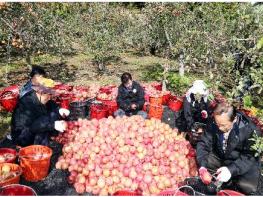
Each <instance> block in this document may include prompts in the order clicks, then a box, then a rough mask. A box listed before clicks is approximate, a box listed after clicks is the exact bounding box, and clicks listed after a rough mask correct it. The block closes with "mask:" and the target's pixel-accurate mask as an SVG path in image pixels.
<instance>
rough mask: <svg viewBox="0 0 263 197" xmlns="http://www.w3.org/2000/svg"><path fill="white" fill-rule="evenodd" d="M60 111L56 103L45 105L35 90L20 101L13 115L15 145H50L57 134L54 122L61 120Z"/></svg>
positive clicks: (12, 125)
mask: <svg viewBox="0 0 263 197" xmlns="http://www.w3.org/2000/svg"><path fill="white" fill-rule="evenodd" d="M58 110H59V107H58V105H57V104H56V103H55V102H53V101H49V102H48V103H47V104H46V105H43V104H42V103H41V102H40V101H39V99H38V98H37V95H36V92H35V91H34V90H33V91H30V92H28V93H27V94H26V95H24V96H23V97H22V98H21V99H20V100H19V102H18V104H17V106H16V108H15V110H14V112H13V114H12V121H11V135H12V140H13V141H14V143H16V144H18V145H21V146H28V145H32V144H42V145H48V142H49V136H50V135H56V134H57V132H56V131H55V130H54V122H55V121H56V120H58V119H60V118H61V117H60V115H59V112H58Z"/></svg>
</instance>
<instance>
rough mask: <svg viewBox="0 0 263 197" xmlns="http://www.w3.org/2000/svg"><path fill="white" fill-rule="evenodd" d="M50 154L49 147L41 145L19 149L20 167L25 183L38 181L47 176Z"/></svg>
mask: <svg viewBox="0 0 263 197" xmlns="http://www.w3.org/2000/svg"><path fill="white" fill-rule="evenodd" d="M52 152H53V151H52V149H50V148H49V147H47V146H41V145H32V146H27V147H24V148H21V149H20V151H19V160H20V166H21V167H22V169H23V176H24V178H25V179H26V180H27V181H40V180H43V179H44V178H45V177H46V176H47V175H48V171H49V166H50V158H51V156H52Z"/></svg>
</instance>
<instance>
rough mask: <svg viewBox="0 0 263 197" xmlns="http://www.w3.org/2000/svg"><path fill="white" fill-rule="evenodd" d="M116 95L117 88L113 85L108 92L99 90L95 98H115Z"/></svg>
mask: <svg viewBox="0 0 263 197" xmlns="http://www.w3.org/2000/svg"><path fill="white" fill-rule="evenodd" d="M117 96H118V88H117V87H113V88H111V89H110V90H109V92H107V93H105V92H99V93H98V95H97V99H99V100H116V98H117Z"/></svg>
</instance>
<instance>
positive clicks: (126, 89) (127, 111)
mask: <svg viewBox="0 0 263 197" xmlns="http://www.w3.org/2000/svg"><path fill="white" fill-rule="evenodd" d="M144 102H145V100H144V90H143V88H142V87H141V86H140V84H139V83H137V82H136V81H133V80H132V76H131V74H130V73H123V75H122V76H121V85H120V86H119V88H118V96H117V103H118V106H119V109H118V110H117V111H116V112H115V113H114V115H115V116H124V115H126V116H131V115H141V116H142V117H144V118H147V113H146V112H144V111H142V109H143V105H144Z"/></svg>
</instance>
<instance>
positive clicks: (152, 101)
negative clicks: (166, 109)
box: [150, 96, 163, 105]
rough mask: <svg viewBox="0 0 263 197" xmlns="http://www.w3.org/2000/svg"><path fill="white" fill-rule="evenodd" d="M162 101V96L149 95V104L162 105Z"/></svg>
mask: <svg viewBox="0 0 263 197" xmlns="http://www.w3.org/2000/svg"><path fill="white" fill-rule="evenodd" d="M162 103H163V97H162V96H160V97H153V96H151V97H150V104H152V105H162Z"/></svg>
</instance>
